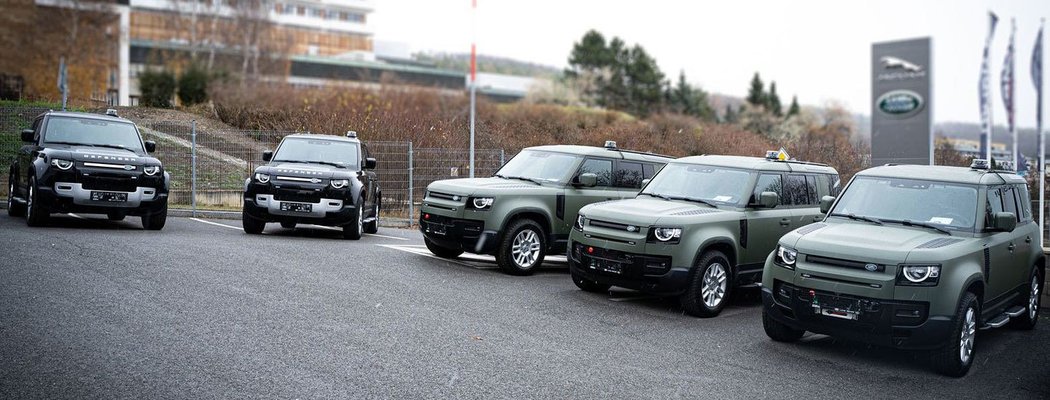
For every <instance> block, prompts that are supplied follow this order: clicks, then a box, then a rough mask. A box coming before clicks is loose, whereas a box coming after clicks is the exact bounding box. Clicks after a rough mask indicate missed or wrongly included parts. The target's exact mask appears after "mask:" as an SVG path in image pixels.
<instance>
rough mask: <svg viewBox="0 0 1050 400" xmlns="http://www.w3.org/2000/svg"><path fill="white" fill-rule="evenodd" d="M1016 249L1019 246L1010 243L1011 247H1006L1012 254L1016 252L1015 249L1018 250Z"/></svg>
mask: <svg viewBox="0 0 1050 400" xmlns="http://www.w3.org/2000/svg"><path fill="white" fill-rule="evenodd" d="M1016 248H1017V245H1016V244H1013V243H1010V245H1009V246H1006V249H1007V250H1010V251H1011V252H1012V251H1014V249H1016Z"/></svg>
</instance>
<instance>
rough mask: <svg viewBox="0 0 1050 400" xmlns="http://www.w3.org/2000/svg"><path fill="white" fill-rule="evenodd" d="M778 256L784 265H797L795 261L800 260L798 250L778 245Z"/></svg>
mask: <svg viewBox="0 0 1050 400" xmlns="http://www.w3.org/2000/svg"><path fill="white" fill-rule="evenodd" d="M777 258H780V262H781V263H783V264H784V265H795V261H796V260H798V251H795V250H792V249H789V248H787V247H784V246H777Z"/></svg>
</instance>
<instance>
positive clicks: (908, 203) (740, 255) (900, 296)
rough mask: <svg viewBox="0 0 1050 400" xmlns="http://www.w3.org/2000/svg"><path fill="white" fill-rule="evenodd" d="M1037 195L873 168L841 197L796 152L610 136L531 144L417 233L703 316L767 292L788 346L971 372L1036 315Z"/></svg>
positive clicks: (450, 200) (426, 216)
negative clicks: (675, 151)
mask: <svg viewBox="0 0 1050 400" xmlns="http://www.w3.org/2000/svg"><path fill="white" fill-rule="evenodd" d="M840 191H841V193H840ZM1028 199H1029V194H1028V188H1027V185H1026V183H1025V181H1024V180H1023V179H1022V178H1020V177H1019V176H1017V175H1016V174H1013V173H1012V172H1006V171H999V170H995V169H993V168H991V166H990V165H989V164H988V162H987V161H985V160H976V161H975V162H974V164H973V165H972V166H971V167H970V168H964V167H939V166H938V167H935V166H915V165H887V166H882V167H876V168H871V169H868V170H865V171H862V172H860V173H858V174H856V175H855V176H854V177H853V178H852V179H851V180H850V182H849V184H847V185H846V186H845V188H841V187H840V181H839V175H838V172H837V171H836V170H835V169H834V168H832V167H830V166H827V165H823V164H817V163H810V162H802V161H795V160H790V159H789V157H787V156H786V153H784V152H783V150H781V151H780V152H776V151H773V152H769V153H768V154H767V155H766V157H736V156H706V155H705V156H693V157H685V158H679V159H671V158H669V157H663V156H656V155H645V154H640V153H636V152H630V151H626V150H623V149H619V148H617V147H616V146H615V143H611V142H610V143H607V144H606V146H605V148H594V147H584V146H541V147H534V148H529V149H525V150H523V151H522V152H521V153H520V154H519V155H518V156H516V157H515V158H514V159H512V160H511V161H510V162H508V163H507V165H506V166H504V168H502V169H500V170H499V171H498V172H497V173H496V174H495V175H494V176H493V177H492V178H483V179H453V180H446V181H439V182H434V183H433V184H431V185H430V186H429V187H428V188H427V194H426V196H425V198H424V201H423V206H422V208H421V211H420V216H419V224H420V230H421V231H422V232H423V235H424V237H425V241H426V245H427V247H428V248H429V249H430V251H431V252H433V253H434V254H435V255H437V256H439V257H444V258H454V257H457V256H458V255H460V254H462V253H463V252H472V253H479V254H492V255H494V256H496V261H497V263H498V264H499V266H500V268H501V269H503V270H504V271H506V272H508V273H511V274H516V275H525V274H529V273H532V272H533V271H535V269H536V268H537V267H538V266H539V265H540V263H542V261H543V258H544V257H545V256H546V255H548V254H551V253H560V252H563V251H564V252H565V254H566V257H567V259H568V262H569V270H570V276H571V278H572V281H573V283H575V284H576V286H577V287H579V288H580V289H582V290H585V291H588V292H599V293H604V292H606V291H608V289H609V288H610V287H612V286H618V287H623V288H628V289H634V290H638V291H642V292H648V293H654V294H659V295H666V296H675V297H678V299H679V300H680V302H681V305H682V309H683V310H684V311H685V312H686V313H688V314H691V315H694V316H698V317H714V316H716V315H718V314H719V312H721V310H722V309H723V308H724V307H725V304H726V302H727V299H728V297H729V295H730V294H731V293H732V292H733V290H734V288H738V287H742V286H759V287H761V293H762V301H763V313H762V323H763V327H764V330H765V332H766V334H767V335H768V336H769V337H770V338H771V339H772V340H774V341H779V342H792V341H796V340H798V339H800V338H801V337H802V336H803V335H804V334H805V332H807V331H809V332H814V333H822V334H827V335H831V336H835V337H841V338H845V339H849V340H855V341H860V342H865V343H871V344H876V345H883V346H888V347H894V348H900V349H918V350H926V351H928V352H929V354H930V355H931V356H932V357H931V359H932V361H933V364H934V366H935V368H936V369H937V370H938V371H940V372H941V373H943V374H945V375H949V376H962V375H965V374H966V372H967V371H968V370H969V368H970V367H971V366H972V365H973V363H974V351H975V349H976V347H975V340H976V332H977V331H978V330H982V329H991V328H998V327H1002V326H1006V325H1010V326H1013V327H1016V328H1019V329H1032V328H1033V327H1034V326H1035V324H1036V322H1037V321H1038V309H1039V305H1040V304H1039V303H1040V295H1041V292H1042V290H1043V288H1042V282H1043V279H1044V277H1045V276H1046V275H1045V274H1046V271H1045V262H1046V260H1045V257H1044V255H1043V251H1042V243H1041V242H1042V237H1041V234H1040V230H1039V227H1038V225H1037V224H1036V222H1035V221H1034V220H1033V218H1032V212H1031V207H1030V202H1029V201H1028Z"/></svg>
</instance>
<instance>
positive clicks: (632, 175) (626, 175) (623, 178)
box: [613, 161, 642, 189]
mask: <svg viewBox="0 0 1050 400" xmlns="http://www.w3.org/2000/svg"><path fill="white" fill-rule="evenodd" d="M616 164H617V167H616V173H615V174H613V178H614V179H613V182H615V186H616V187H619V188H631V189H639V188H641V187H642V164H641V163H636V162H625V161H619V162H617V163H616Z"/></svg>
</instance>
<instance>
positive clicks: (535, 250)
mask: <svg viewBox="0 0 1050 400" xmlns="http://www.w3.org/2000/svg"><path fill="white" fill-rule="evenodd" d="M505 232H507V234H505V235H503V239H502V240H500V242H499V249H498V251H497V252H496V264H497V265H499V267H500V269H502V270H503V272H506V273H508V274H511V275H532V273H534V272H536V269H538V268H539V266H540V265H543V258H544V257H546V255H547V237H546V235H544V233H543V228H541V227H540V224H538V223H536V221H533V220H531V219H519V220H516V221H514V222H511V224H510V226H509V227H508V229H507V230H506V231H505ZM515 246H518V247H521V246H528V249H527V250H528V253H520V252H519V253H517V254H515ZM530 261H531V262H530Z"/></svg>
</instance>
